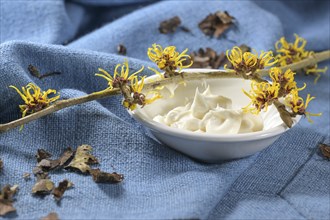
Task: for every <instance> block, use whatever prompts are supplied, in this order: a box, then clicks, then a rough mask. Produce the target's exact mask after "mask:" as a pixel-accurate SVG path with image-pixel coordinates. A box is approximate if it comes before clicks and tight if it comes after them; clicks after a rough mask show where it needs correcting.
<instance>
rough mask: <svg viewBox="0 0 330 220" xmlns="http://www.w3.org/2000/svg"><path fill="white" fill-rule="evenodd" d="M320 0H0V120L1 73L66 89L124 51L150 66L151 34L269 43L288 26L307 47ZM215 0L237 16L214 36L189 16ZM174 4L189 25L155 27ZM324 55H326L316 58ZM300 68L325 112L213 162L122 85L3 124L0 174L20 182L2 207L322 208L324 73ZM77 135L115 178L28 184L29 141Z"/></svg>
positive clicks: (87, 214) (198, 214) (5, 112)
mask: <svg viewBox="0 0 330 220" xmlns="http://www.w3.org/2000/svg"><path fill="white" fill-rule="evenodd" d="M329 4H330V3H329V1H319V2H315V1H299V2H297V1H163V2H156V3H153V2H152V1H132V0H129V1H106V0H103V1H102V0H98V1H89V0H85V1H78V0H75V1H73V0H72V1H61V0H58V1H42V0H31V1H9V0H8V1H6V0H2V1H1V14H0V18H1V19H0V22H1V23H0V24H1V25H0V36H1V39H0V42H1V44H0V55H1V56H0V94H1V102H0V123H6V122H9V121H12V120H14V119H17V118H19V117H20V116H21V113H20V112H19V109H18V105H19V104H20V103H21V100H20V97H19V96H17V94H16V93H15V91H14V90H12V89H10V88H8V86H9V85H15V86H18V87H20V86H25V85H26V84H27V83H29V82H33V83H35V84H37V85H38V86H40V87H41V88H42V89H48V88H53V89H56V90H58V91H59V92H60V93H61V97H62V98H64V99H66V98H72V97H78V96H82V95H86V94H88V93H91V92H94V91H99V90H101V89H104V88H106V86H107V84H106V82H105V81H104V80H103V79H101V78H99V77H95V76H94V73H95V72H97V69H98V68H99V67H100V68H103V69H106V70H107V71H109V72H112V71H113V70H114V66H115V65H116V64H117V63H121V62H123V61H124V59H125V58H128V60H129V64H130V68H131V70H132V71H135V70H138V69H140V67H141V66H142V65H144V66H153V64H152V63H151V62H150V61H149V59H148V57H147V54H146V51H147V48H148V47H150V46H151V44H152V43H158V44H161V45H163V46H168V45H175V46H177V48H178V49H179V50H183V49H185V48H189V51H196V50H197V49H199V48H200V47H211V48H214V49H215V50H217V51H225V50H227V49H230V48H231V47H232V46H234V45H236V44H243V43H245V44H247V45H249V46H251V47H253V48H255V49H256V50H271V49H273V47H274V43H275V42H276V41H277V40H278V39H279V38H280V37H281V36H285V37H287V38H288V39H291V40H292V39H293V33H297V34H299V35H301V36H302V37H304V38H305V39H307V41H308V44H307V48H308V49H310V50H316V51H320V50H326V49H329V48H330V45H329V41H330V37H329V35H330V30H329V18H330V17H329V16H330V11H329V6H330V5H329ZM140 5H142V6H144V7H140ZM101 6H102V8H101ZM217 10H226V11H228V12H229V13H230V14H231V15H233V16H234V17H235V18H236V19H237V27H236V28H234V29H230V30H229V31H227V32H226V33H225V35H224V36H223V37H221V38H220V39H214V38H209V37H207V36H205V35H204V34H203V33H202V32H201V31H200V30H199V28H198V25H197V24H198V23H199V22H200V21H201V20H202V19H203V18H204V17H206V16H207V15H208V14H209V13H213V12H215V11H217ZM128 11H132V13H127V12H128ZM175 15H178V16H180V18H181V20H182V23H183V25H184V26H186V27H187V28H189V29H190V30H191V33H186V32H183V31H180V30H178V31H177V32H176V33H174V34H168V35H162V34H160V33H159V32H158V25H159V23H160V22H161V21H163V20H165V19H168V18H170V17H173V16H175ZM114 18H115V19H114ZM100 25H102V27H100ZM118 44H124V45H125V46H126V47H127V57H125V56H120V55H117V51H116V47H117V45H118ZM64 45H66V46H64ZM29 64H33V65H35V66H37V67H38V68H39V70H40V71H41V72H43V73H44V72H48V71H60V72H61V73H62V74H61V75H56V76H53V77H49V78H44V79H42V80H40V79H37V78H35V77H33V76H31V74H30V73H29V72H28V70H27V67H28V65H29ZM324 66H329V62H325V63H322V64H320V67H324ZM144 73H145V74H146V75H150V74H151V72H150V71H148V70H146V71H145V72H144ZM297 79H298V84H299V86H301V85H303V83H306V84H307V88H306V89H305V90H304V91H303V92H302V94H303V97H306V95H307V94H308V93H310V94H312V95H313V96H316V99H315V100H313V101H312V102H311V104H310V106H309V111H311V112H322V113H323V115H322V117H315V118H313V120H314V124H310V123H308V122H307V120H304V119H302V120H301V122H300V123H299V124H298V125H297V126H295V127H294V128H293V129H290V130H289V131H288V132H286V133H285V134H283V135H282V136H281V137H280V138H279V139H278V140H277V141H276V142H275V143H274V144H272V145H271V146H270V147H268V148H267V149H265V150H264V151H262V152H260V153H257V154H255V155H253V156H250V157H247V158H242V159H239V160H233V161H224V162H223V163H220V164H205V163H201V162H198V161H195V160H193V159H191V158H189V157H187V156H185V155H184V154H181V153H179V152H177V151H174V150H172V149H170V148H169V147H167V146H164V145H162V144H160V143H158V142H157V141H155V140H154V139H152V138H150V137H149V136H148V135H146V132H145V130H144V128H143V127H142V125H140V124H139V123H137V122H135V121H134V120H133V119H132V118H131V117H130V115H129V114H128V113H127V111H126V110H125V109H124V108H123V107H122V106H121V105H120V103H121V98H120V97H113V98H107V99H102V100H98V101H92V102H89V103H86V104H82V105H78V106H73V107H71V108H67V109H64V110H61V111H58V112H56V113H54V114H51V115H49V116H46V117H44V118H41V119H39V120H37V121H34V122H31V123H29V124H27V125H25V127H24V129H23V130H22V131H21V132H19V131H18V129H13V130H10V131H8V132H6V133H1V134H0V158H1V159H2V160H3V162H4V168H3V170H2V171H0V185H1V186H3V185H4V184H7V183H8V184H18V185H19V186H20V191H19V192H18V195H17V196H16V201H15V203H14V206H15V207H16V208H17V212H16V213H12V214H9V215H7V216H6V218H17V219H39V218H40V217H42V216H45V215H47V214H48V213H49V212H51V211H55V212H57V213H58V215H59V217H60V219H119V218H123V219H220V218H224V219H328V218H329V216H330V191H329V188H330V181H329V178H330V163H329V161H327V160H324V159H323V158H322V157H321V156H320V155H319V151H318V144H319V143H321V142H322V143H329V142H330V138H329V127H330V119H329V115H330V112H329V105H330V104H329V96H330V91H329V85H330V83H329V81H330V80H329V73H326V74H322V76H321V78H320V80H319V82H318V83H317V84H316V85H314V83H313V81H314V77H313V76H305V75H303V74H297ZM81 144H90V145H91V146H93V147H94V154H95V155H96V156H97V157H98V158H99V159H100V165H99V167H100V169H101V170H104V171H108V172H113V171H116V172H118V173H123V174H124V175H125V180H124V182H123V183H121V184H118V185H105V184H95V183H94V182H93V180H92V179H91V177H89V176H85V175H80V174H76V173H70V172H64V171H63V172H56V173H55V174H53V175H52V174H51V178H52V180H54V181H55V182H59V181H61V180H63V179H65V178H68V179H69V180H71V181H72V182H73V183H74V184H75V188H74V189H72V190H68V191H67V192H66V193H65V195H64V198H63V199H62V201H61V203H60V204H57V203H56V202H55V201H54V199H53V198H51V197H50V196H48V197H45V198H39V197H34V196H32V195H31V189H32V186H33V184H34V180H33V179H32V180H30V181H25V180H24V179H23V177H22V175H23V173H25V172H31V171H32V168H33V167H34V166H35V164H36V160H35V157H34V155H35V153H36V151H37V149H38V148H43V149H46V150H47V151H49V152H51V153H53V155H54V156H58V155H60V154H61V153H62V152H63V150H64V149H65V148H66V147H68V146H71V147H74V148H75V147H77V146H79V145H81Z"/></svg>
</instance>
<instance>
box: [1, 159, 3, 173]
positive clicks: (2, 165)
mask: <svg viewBox="0 0 330 220" xmlns="http://www.w3.org/2000/svg"><path fill="white" fill-rule="evenodd" d="M2 168H3V162H2V160H1V159H0V170H1V169H2Z"/></svg>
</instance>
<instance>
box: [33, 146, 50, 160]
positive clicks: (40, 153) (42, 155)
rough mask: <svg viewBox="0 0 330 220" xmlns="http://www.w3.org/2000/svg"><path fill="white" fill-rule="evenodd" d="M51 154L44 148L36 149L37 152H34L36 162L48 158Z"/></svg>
mask: <svg viewBox="0 0 330 220" xmlns="http://www.w3.org/2000/svg"><path fill="white" fill-rule="evenodd" d="M51 156H52V155H51V154H50V153H49V152H47V151H46V150H44V149H38V151H37V154H36V158H37V161H38V163H39V162H40V161H42V160H43V159H48V158H50V157H51Z"/></svg>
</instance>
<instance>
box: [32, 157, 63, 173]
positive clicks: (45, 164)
mask: <svg viewBox="0 0 330 220" xmlns="http://www.w3.org/2000/svg"><path fill="white" fill-rule="evenodd" d="M59 165H60V161H59V160H50V159H43V160H42V161H40V162H39V163H38V164H37V167H41V168H42V170H44V171H50V170H54V169H56V168H57V167H58V166H59Z"/></svg>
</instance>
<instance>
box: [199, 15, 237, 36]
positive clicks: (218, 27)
mask: <svg viewBox="0 0 330 220" xmlns="http://www.w3.org/2000/svg"><path fill="white" fill-rule="evenodd" d="M234 22H235V18H234V17H233V16H231V15H229V13H228V12H227V11H224V12H223V11H217V12H215V13H214V14H209V15H208V16H207V17H206V18H204V19H203V20H202V21H201V22H200V23H199V24H198V26H199V28H200V29H201V30H202V31H203V33H204V34H205V35H208V36H213V37H215V38H218V37H220V36H221V35H222V34H223V33H224V32H225V31H226V30H227V29H228V28H230V27H231V26H232V24H234Z"/></svg>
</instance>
